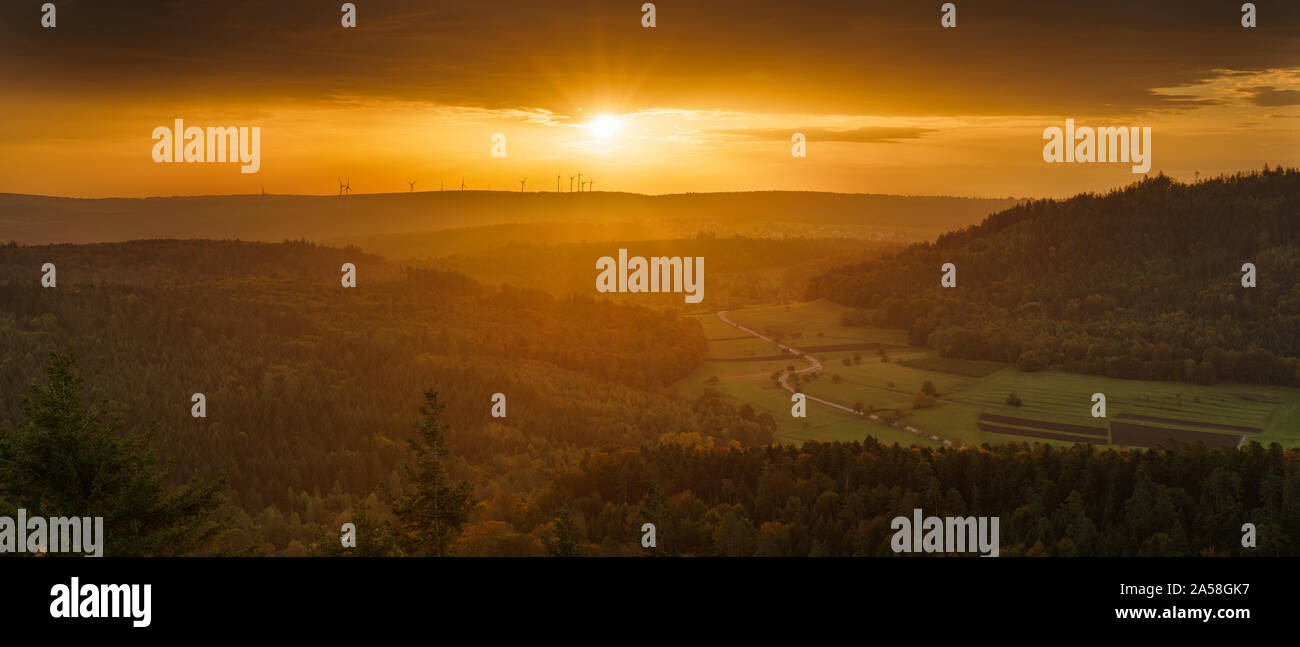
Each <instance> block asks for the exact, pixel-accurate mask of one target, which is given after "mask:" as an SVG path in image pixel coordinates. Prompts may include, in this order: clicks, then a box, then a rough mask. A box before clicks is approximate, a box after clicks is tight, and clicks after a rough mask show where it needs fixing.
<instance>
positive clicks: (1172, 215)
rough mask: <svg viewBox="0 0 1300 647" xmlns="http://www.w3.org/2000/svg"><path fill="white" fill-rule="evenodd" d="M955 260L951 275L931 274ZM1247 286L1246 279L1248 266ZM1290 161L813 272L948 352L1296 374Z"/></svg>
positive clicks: (1295, 209)
mask: <svg viewBox="0 0 1300 647" xmlns="http://www.w3.org/2000/svg"><path fill="white" fill-rule="evenodd" d="M946 263H952V264H954V265H955V266H956V281H957V283H956V287H952V288H945V287H942V286H941V285H940V275H941V273H942V272H941V267H943V266H944V264H946ZM1245 263H1251V264H1253V265H1254V266H1255V269H1256V281H1257V284H1256V287H1243V265H1244V264H1245ZM1297 279H1300V170H1296V169H1282V168H1277V169H1272V170H1269V169H1267V168H1265V170H1264V171H1263V172H1256V173H1245V174H1237V175H1232V176H1225V177H1220V178H1215V179H1209V180H1203V181H1201V182H1198V183H1195V184H1182V183H1178V182H1175V181H1173V180H1171V179H1169V178H1167V177H1164V176H1159V177H1154V178H1149V179H1146V180H1143V181H1142V182H1139V183H1137V184H1134V185H1132V186H1130V187H1128V188H1125V189H1122V190H1117V191H1114V192H1111V193H1107V194H1105V195H1094V194H1084V195H1080V196H1076V197H1073V198H1070V199H1068V200H1064V201H1058V200H1034V201H1030V202H1028V203H1026V204H1022V205H1018V206H1015V207H1012V208H1010V209H1007V210H1005V211H1002V212H999V213H996V214H993V215H991V216H989V217H988V218H987V219H985V220H984V221H983V222H982V223H980V224H979V225H975V226H972V227H969V228H966V229H964V230H960V231H955V232H951V233H948V234H944V235H942V236H940V237H939V238H938V240H936V241H935V242H934V243H927V244H920V245H914V246H912V247H909V248H908V249H906V250H905V251H903V252H900V253H898V254H892V255H888V256H885V257H883V258H880V259H875V260H870V261H867V262H863V263H860V264H857V265H850V266H844V267H839V268H836V269H833V270H831V271H829V272H827V273H825V274H822V275H820V276H818V277H815V278H814V279H813V280H812V281H811V282H810V283H809V287H808V291H807V295H808V296H809V297H813V298H816V297H825V298H829V299H832V300H834V301H837V302H840V303H844V304H849V305H853V306H859V307H862V308H868V309H873V310H875V311H876V315H875V316H876V322H877V323H879V324H882V325H886V326H891V327H903V328H906V329H907V330H908V332H909V338H910V340H911V342H912V343H915V344H920V345H927V346H930V347H933V348H935V349H937V350H939V351H940V353H941V354H943V355H945V356H948V357H959V358H965V359H982V360H1000V361H1008V362H1017V363H1018V364H1019V366H1020V368H1021V369H1022V370H1027V371H1033V370H1039V369H1042V368H1045V367H1049V366H1050V367H1060V368H1064V369H1066V370H1071V371H1077V372H1082V373H1090V374H1098V375H1108V376H1112V377H1121V378H1133V379H1157V380H1183V381H1188V382H1195V383H1198V384H1213V383H1215V382H1217V381H1245V382H1255V383H1263V384H1288V385H1295V384H1300V359H1297V357H1300V281H1298V280H1297Z"/></svg>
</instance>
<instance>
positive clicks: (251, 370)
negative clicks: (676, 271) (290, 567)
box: [0, 240, 773, 552]
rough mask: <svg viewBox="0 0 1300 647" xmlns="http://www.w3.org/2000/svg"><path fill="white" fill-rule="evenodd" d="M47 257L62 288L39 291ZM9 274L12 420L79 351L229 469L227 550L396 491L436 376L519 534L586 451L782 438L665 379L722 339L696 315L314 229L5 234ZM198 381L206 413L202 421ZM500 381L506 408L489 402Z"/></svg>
mask: <svg viewBox="0 0 1300 647" xmlns="http://www.w3.org/2000/svg"><path fill="white" fill-rule="evenodd" d="M44 260H53V261H54V262H56V264H57V268H58V280H59V282H58V286H57V287H55V288H43V287H41V285H40V281H39V272H38V271H36V270H38V269H39V267H40V264H41V263H42V262H44ZM343 262H354V263H356V265H357V271H358V287H357V288H355V289H344V288H342V287H341V286H340V283H339V276H340V274H339V268H340V265H341V264H342V263H343ZM0 277H5V278H4V279H0V431H2V430H4V429H5V428H6V426H7V425H9V424H13V423H16V422H17V417H18V415H19V413H20V411H22V406H21V400H22V398H23V397H24V396H26V395H28V394H29V392H28V385H29V384H31V383H32V382H40V381H42V380H43V377H42V376H43V373H44V371H43V367H44V366H45V365H46V362H47V358H48V354H49V353H50V352H52V351H66V352H70V353H71V354H72V355H73V356H74V357H75V358H76V361H77V365H78V367H79V372H80V375H81V377H82V378H83V379H84V381H85V389H84V393H85V396H86V398H87V399H89V400H92V401H94V402H99V401H101V400H105V401H107V402H108V409H107V411H108V412H109V413H112V414H118V415H121V416H122V417H123V418H124V420H125V422H126V423H127V425H128V426H129V427H132V428H137V429H140V428H145V427H146V426H147V425H148V424H149V423H151V422H154V423H157V433H156V434H155V445H156V448H157V450H158V452H159V454H160V455H161V456H165V457H166V458H167V460H168V461H169V462H170V463H171V464H172V465H173V466H174V469H173V475H174V476H176V477H177V478H179V479H183V478H185V477H188V476H189V475H190V474H192V473H195V472H197V473H199V474H201V475H204V476H205V477H212V476H216V475H218V474H225V475H227V476H228V477H229V479H230V492H229V496H230V503H231V506H232V507H233V508H234V511H235V517H234V519H233V520H232V521H231V523H230V524H229V527H228V529H227V533H226V536H224V537H223V538H222V540H221V542H220V545H222V546H225V547H227V548H230V549H232V550H242V549H243V548H246V547H247V546H248V545H249V544H250V543H251V544H255V545H256V546H258V547H259V550H262V551H264V552H280V551H284V550H286V549H288V548H289V547H290V543H291V542H294V541H297V542H299V543H302V542H310V541H311V540H312V538H313V537H314V536H315V534H316V533H317V532H318V531H319V530H320V528H321V527H323V526H330V525H334V523H333V522H334V520H335V517H336V516H338V515H340V514H342V513H344V512H345V511H346V510H348V509H349V508H350V506H351V505H352V504H354V503H357V502H361V501H364V500H367V499H370V500H371V501H372V502H377V499H375V495H374V494H373V493H374V492H375V491H376V487H377V485H378V483H380V482H387V483H389V484H393V485H398V484H400V483H401V482H402V478H403V474H402V472H401V470H400V469H399V466H400V464H401V463H402V461H403V460H404V459H405V457H406V454H405V453H404V452H405V447H406V446H405V443H404V440H405V439H406V438H407V437H409V436H410V435H411V433H412V431H413V429H414V427H413V422H414V420H415V419H416V416H417V414H418V411H417V410H416V408H415V407H414V406H413V403H416V402H418V400H419V397H420V393H421V391H422V390H423V389H425V388H428V387H433V388H436V389H437V390H438V391H439V392H440V396H441V398H442V401H443V402H445V403H446V404H447V410H446V412H445V420H446V421H447V422H448V423H450V424H452V425H453V428H454V431H453V432H451V433H450V435H449V441H450V443H451V446H452V448H453V451H454V452H455V455H456V456H457V459H456V461H455V463H454V464H451V465H449V469H450V470H451V472H452V473H453V474H454V475H455V476H456V477H457V478H467V479H469V480H471V481H472V482H473V483H474V484H475V486H476V487H479V488H481V490H480V491H481V492H482V495H481V498H482V499H483V500H484V501H485V502H486V504H485V505H486V507H487V512H485V513H484V514H485V516H487V517H488V518H490V519H498V518H501V517H500V516H498V513H500V514H501V515H505V514H506V512H509V516H508V519H509V520H510V521H511V522H512V523H514V524H516V525H517V527H519V528H520V530H521V531H530V530H531V529H532V528H533V527H534V526H536V525H539V524H543V523H546V522H547V521H549V519H550V517H549V516H548V515H550V514H551V513H552V512H553V511H552V510H549V509H546V510H542V509H531V510H528V511H523V510H520V509H518V502H517V500H516V497H517V494H516V493H518V492H526V491H529V490H532V489H533V488H535V487H539V485H540V484H541V483H544V482H545V481H544V474H545V473H546V472H547V471H549V470H553V469H558V468H560V467H562V466H564V465H566V464H568V463H569V461H571V460H572V459H573V457H575V456H576V455H578V454H579V453H580V452H581V451H583V450H585V449H588V448H592V447H604V446H623V445H632V446H635V445H639V444H643V443H655V442H657V441H658V440H659V439H660V438H661V437H663V436H665V435H667V436H680V437H684V438H694V439H697V440H699V441H700V442H717V443H719V444H721V445H723V446H728V445H735V446H741V445H762V444H766V443H769V442H771V427H772V426H773V425H772V424H771V422H770V420H769V421H763V420H759V419H755V418H754V417H753V416H750V417H748V418H743V417H741V415H740V414H739V412H738V411H737V409H736V408H735V407H731V406H729V405H726V404H723V403H718V402H712V401H709V400H707V399H706V400H699V401H685V400H682V399H678V398H674V397H672V396H670V395H668V394H666V393H665V392H664V391H663V388H662V387H663V386H664V385H667V384H670V383H672V382H674V381H676V380H678V379H680V378H681V377H682V376H684V375H685V374H687V373H689V372H690V371H691V370H692V369H693V368H694V367H695V366H696V365H697V364H698V363H699V362H700V361H701V359H702V357H703V355H704V352H705V339H704V335H703V332H702V331H701V329H700V327H699V324H698V323H697V322H695V321H693V320H689V319H684V318H678V317H674V316H673V315H671V314H666V313H662V312H657V311H654V310H651V309H648V308H642V307H634V306H629V305H623V304H617V303H611V302H608V301H600V300H594V299H583V298H563V299H561V298H556V297H552V296H549V295H547V294H544V293H541V292H537V291H530V290H520V289H516V288H511V287H501V288H497V287H488V286H484V285H482V284H479V283H476V282H474V281H472V280H470V279H468V278H466V277H464V276H462V275H459V274H455V273H451V272H444V271H438V270H433V269H423V270H417V271H404V268H402V267H400V266H396V265H393V264H391V263H389V262H388V261H386V260H385V259H383V258H380V257H376V256H372V255H366V254H362V253H360V252H359V251H358V250H355V249H338V248H332V247H322V246H318V245H314V244H311V243H305V242H295V243H273V244H269V243H248V242H235V241H170V240H163V241H136V242H130V243H107V244H96V245H57V246H35V247H25V246H13V245H0ZM193 393H203V394H205V396H206V398H207V416H206V418H202V419H197V418H192V417H191V416H190V407H191V394H193ZM494 393H503V394H505V395H506V396H507V403H508V407H507V410H506V411H507V417H505V418H494V417H492V416H491V415H490V407H491V404H492V402H491V397H492V395H493V394H494ZM510 506H515V507H514V508H510ZM503 510H504V511H506V512H502V511H503ZM334 527H337V526H336V525H335V526H334Z"/></svg>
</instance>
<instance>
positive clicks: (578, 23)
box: [0, 0, 1300, 115]
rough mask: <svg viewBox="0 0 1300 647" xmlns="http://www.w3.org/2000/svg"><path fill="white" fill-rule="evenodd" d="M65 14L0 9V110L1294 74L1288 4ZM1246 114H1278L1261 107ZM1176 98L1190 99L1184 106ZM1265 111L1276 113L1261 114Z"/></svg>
mask: <svg viewBox="0 0 1300 647" xmlns="http://www.w3.org/2000/svg"><path fill="white" fill-rule="evenodd" d="M354 2H355V3H356V4H357V5H358V9H359V14H358V15H359V23H360V26H359V27H358V28H357V29H355V30H345V29H342V28H341V27H340V25H339V15H340V14H339V10H338V7H339V4H341V3H340V2H319V1H316V2H304V1H299V0H289V1H277V2H269V1H265V0H227V1H215V0H183V1H182V0H170V1H160V2H142V1H138V0H130V1H128V0H60V1H59V2H58V3H57V5H58V17H59V26H58V28H57V29H54V30H43V29H41V28H40V26H39V6H40V5H39V3H36V2H18V1H16V0H15V1H6V2H4V3H3V4H0V34H2V36H0V56H3V58H4V60H5V61H6V62H7V63H6V65H5V66H4V67H3V70H0V80H2V81H3V82H4V89H0V101H5V102H11V101H20V100H22V98H23V97H24V96H29V95H30V94H31V93H48V94H51V95H54V96H64V95H67V96H87V95H91V96H93V95H94V94H95V93H101V94H114V95H117V94H126V95H131V96H144V97H151V96H187V97H194V98H196V99H204V98H210V99H216V98H229V97H240V98H251V99H254V100H259V99H266V100H292V101H320V100H324V99H327V98H329V97H332V96H338V95H349V96H353V95H356V96H366V97H382V98H395V99H403V100H416V101H431V102H438V103H445V104H451V105H472V106H483V107H490V108H497V107H518V106H529V107H532V106H536V107H540V108H544V109H548V110H553V111H555V112H560V113H569V112H571V111H573V110H576V108H578V107H584V106H596V105H600V106H608V107H610V108H612V109H635V108H639V107H645V106H673V107H683V108H719V109H731V110H748V111H765V112H803V113H813V112H823V113H840V114H854V113H859V114H863V113H865V114H891V115H909V114H911V115H922V114H929V115H935V114H990V115H993V114H1084V113H1096V112H1102V111H1108V112H1125V111H1136V110H1144V109H1163V108H1186V107H1188V103H1187V101H1186V100H1185V99H1184V100H1180V99H1178V98H1177V97H1167V96H1163V95H1159V94H1153V93H1152V92H1151V91H1150V90H1151V89H1152V88H1158V87H1171V86H1177V85H1180V84H1183V83H1187V82H1191V81H1194V80H1197V79H1203V78H1207V77H1211V76H1214V74H1215V73H1214V70H1260V69H1268V68H1276V67H1293V66H1296V65H1300V3H1294V2H1288V3H1257V4H1259V5H1260V14H1259V27H1258V28H1256V29H1243V28H1241V26H1240V10H1239V8H1238V7H1239V3H1235V2H1222V1H1211V0H1195V1H1160V2H1131V1H1128V0H1124V1H1118V0H1103V1H1100V2H1088V3H1072V2H1058V1H1051V2H1043V1H1042V0H1031V1H1015V2H982V1H981V2H977V1H974V0H971V1H965V2H962V1H959V2H957V5H958V25H959V26H958V28H956V29H941V28H940V27H939V15H940V12H939V4H940V3H938V2H934V3H921V2H914V1H911V0H906V1H904V0H899V1H898V2H861V1H858V0H854V1H845V2H814V3H793V2H788V1H775V0H756V1H750V2H744V3H740V2H710V1H707V0H692V1H691V2H680V1H677V0H664V1H660V2H658V3H657V5H658V27H656V28H655V29H643V28H641V26H640V15H641V13H640V5H641V3H640V2H639V1H614V2H611V1H609V0H590V1H580V2H543V1H529V2H523V1H520V0H504V1H499V0H494V1H492V2H471V3H443V2H439V3H433V2H423V1H421V2H417V1H414V0H354ZM1255 100H1256V101H1257V102H1260V101H1264V102H1269V101H1288V102H1289V101H1290V99H1287V98H1286V97H1285V96H1281V95H1279V94H1277V93H1273V94H1269V93H1264V94H1261V95H1259V96H1258V97H1257V98H1256V99H1255ZM1192 105H1195V104H1194V103H1193V104H1192ZM1261 105H1285V104H1283V103H1263V104H1261Z"/></svg>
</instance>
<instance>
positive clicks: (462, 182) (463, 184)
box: [460, 178, 465, 191]
mask: <svg viewBox="0 0 1300 647" xmlns="http://www.w3.org/2000/svg"><path fill="white" fill-rule="evenodd" d="M460 190H461V191H464V190H465V178H461V179H460Z"/></svg>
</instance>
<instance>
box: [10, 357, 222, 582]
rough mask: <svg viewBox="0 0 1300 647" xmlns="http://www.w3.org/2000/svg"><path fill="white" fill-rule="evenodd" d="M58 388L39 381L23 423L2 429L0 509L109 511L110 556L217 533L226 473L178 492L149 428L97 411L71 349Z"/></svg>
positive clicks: (152, 551) (55, 377)
mask: <svg viewBox="0 0 1300 647" xmlns="http://www.w3.org/2000/svg"><path fill="white" fill-rule="evenodd" d="M46 374H47V376H48V378H49V384H48V386H39V385H36V384H33V385H32V386H31V395H30V396H29V397H27V398H24V399H23V411H22V414H21V417H20V419H19V421H18V423H17V425H16V426H10V427H8V428H6V429H3V430H0V508H3V509H4V514H6V515H9V514H12V513H13V512H15V511H16V510H17V509H18V508H23V509H25V510H26V511H27V515H28V517H29V518H30V517H33V516H40V517H60V516H67V517H72V516H76V517H85V516H90V517H100V516H102V517H104V554H105V555H110V556H115V557H122V556H147V555H178V554H185V553H189V552H192V551H194V550H195V549H198V548H201V547H203V546H204V545H205V544H206V543H207V542H208V540H210V539H211V538H212V536H213V534H214V533H215V531H216V525H215V524H216V522H217V521H218V520H219V519H217V518H216V511H217V510H218V508H220V507H221V505H222V492H223V491H224V489H225V479H224V478H221V479H216V480H214V481H203V480H200V479H199V478H198V477H197V476H194V477H192V478H191V479H190V481H189V482H188V483H186V484H185V485H184V486H183V487H181V488H179V489H177V490H176V491H174V492H170V493H169V492H168V488H167V479H168V474H167V471H166V470H165V469H162V468H160V467H158V465H157V459H156V458H155V456H154V453H153V451H152V450H151V449H150V448H149V439H150V436H151V434H152V431H153V429H152V427H151V428H150V429H149V431H148V432H129V433H124V432H123V431H122V422H121V420H119V419H117V418H109V417H107V416H106V414H105V413H104V411H105V409H106V408H107V405H108V401H107V400H105V401H104V402H102V403H101V404H100V406H99V407H97V408H94V409H91V408H88V407H87V406H86V405H85V403H83V402H82V399H81V379H80V377H78V376H77V373H76V361H75V360H74V359H73V358H72V356H71V355H67V354H62V353H51V354H50V362H49V365H48V366H47V368H46Z"/></svg>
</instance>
